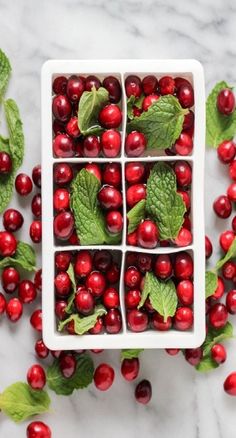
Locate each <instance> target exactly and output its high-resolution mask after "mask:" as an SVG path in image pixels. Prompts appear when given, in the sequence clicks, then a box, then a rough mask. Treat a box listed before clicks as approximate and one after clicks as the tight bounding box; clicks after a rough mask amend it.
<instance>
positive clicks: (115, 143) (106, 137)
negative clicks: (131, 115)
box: [101, 129, 121, 158]
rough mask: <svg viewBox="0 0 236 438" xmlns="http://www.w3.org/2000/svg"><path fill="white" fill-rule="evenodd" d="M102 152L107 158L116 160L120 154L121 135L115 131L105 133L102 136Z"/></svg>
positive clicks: (110, 130)
mask: <svg viewBox="0 0 236 438" xmlns="http://www.w3.org/2000/svg"><path fill="white" fill-rule="evenodd" d="M101 146H102V152H103V155H104V156H105V157H108V158H115V157H118V156H119V154H120V147H121V135H120V133H119V132H118V131H115V130H114V129H109V130H108V131H105V132H103V134H102V136H101Z"/></svg>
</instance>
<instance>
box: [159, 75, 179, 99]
mask: <svg viewBox="0 0 236 438" xmlns="http://www.w3.org/2000/svg"><path fill="white" fill-rule="evenodd" d="M159 89H160V93H161V95H166V94H174V92H175V80H174V79H173V78H172V77H171V76H163V77H162V78H161V79H160V80H159Z"/></svg>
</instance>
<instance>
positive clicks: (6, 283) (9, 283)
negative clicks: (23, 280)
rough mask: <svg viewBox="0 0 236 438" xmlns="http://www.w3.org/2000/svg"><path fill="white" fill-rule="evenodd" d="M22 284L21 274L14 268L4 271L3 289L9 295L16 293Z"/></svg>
mask: <svg viewBox="0 0 236 438" xmlns="http://www.w3.org/2000/svg"><path fill="white" fill-rule="evenodd" d="M19 283H20V274H19V272H18V271H17V270H16V269H15V268H12V267H7V268H5V269H3V271H2V287H3V289H4V291H5V292H6V293H8V294H11V293H13V292H15V290H16V289H17V288H18V285H19Z"/></svg>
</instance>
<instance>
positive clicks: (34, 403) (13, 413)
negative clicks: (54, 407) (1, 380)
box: [0, 382, 51, 423]
mask: <svg viewBox="0 0 236 438" xmlns="http://www.w3.org/2000/svg"><path fill="white" fill-rule="evenodd" d="M50 403H51V401H50V398H49V396H48V394H47V392H46V391H43V390H40V391H38V390H37V391H34V390H33V389H31V388H30V386H29V385H27V384H26V383H23V382H16V383H14V384H13V385H11V386H8V388H6V389H5V391H3V393H2V394H0V410H1V411H3V412H4V414H6V415H7V416H8V417H10V418H11V419H12V420H13V421H15V422H16V423H19V422H21V421H23V420H26V419H27V418H29V417H31V416H32V415H37V414H41V413H43V412H48V410H49V406H50Z"/></svg>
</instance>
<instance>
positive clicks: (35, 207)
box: [31, 193, 42, 218]
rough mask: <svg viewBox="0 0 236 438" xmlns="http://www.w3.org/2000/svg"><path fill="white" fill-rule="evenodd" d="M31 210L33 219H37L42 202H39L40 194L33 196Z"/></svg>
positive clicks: (40, 212)
mask: <svg viewBox="0 0 236 438" xmlns="http://www.w3.org/2000/svg"><path fill="white" fill-rule="evenodd" d="M31 210H32V213H33V215H34V216H35V217H37V218H39V217H40V216H41V214H42V202H41V194H40V193H37V194H36V195H34V197H33V199H32V202H31Z"/></svg>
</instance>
